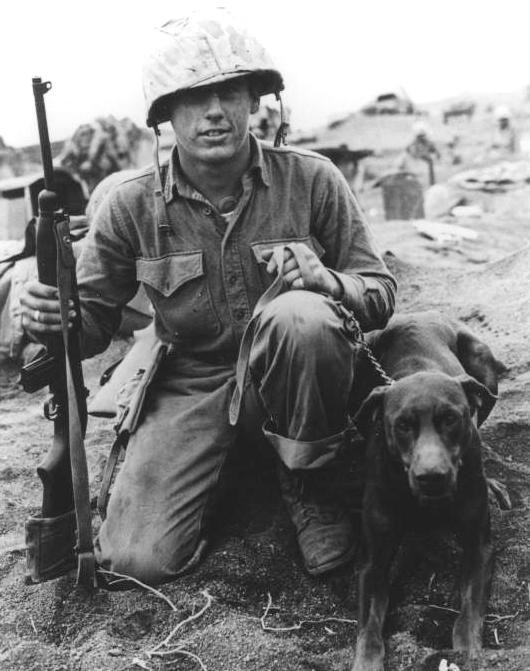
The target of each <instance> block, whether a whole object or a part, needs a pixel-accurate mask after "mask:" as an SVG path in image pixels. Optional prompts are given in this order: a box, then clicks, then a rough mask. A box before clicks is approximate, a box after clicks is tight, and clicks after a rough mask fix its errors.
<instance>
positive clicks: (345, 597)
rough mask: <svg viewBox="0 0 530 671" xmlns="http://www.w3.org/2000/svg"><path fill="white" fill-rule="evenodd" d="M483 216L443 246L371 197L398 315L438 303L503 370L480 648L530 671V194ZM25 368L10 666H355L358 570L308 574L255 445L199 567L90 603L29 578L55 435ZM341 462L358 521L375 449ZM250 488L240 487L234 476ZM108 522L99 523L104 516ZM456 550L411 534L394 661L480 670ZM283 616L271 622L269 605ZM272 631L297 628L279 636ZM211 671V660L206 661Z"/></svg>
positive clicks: (17, 406)
mask: <svg viewBox="0 0 530 671" xmlns="http://www.w3.org/2000/svg"><path fill="white" fill-rule="evenodd" d="M481 198H483V201H482V203H483V205H484V210H485V213H484V214H483V216H481V217H479V218H474V219H469V220H463V221H460V222H458V223H462V224H463V225H464V226H468V227H471V228H473V229H474V230H476V231H477V232H478V238H477V240H476V241H473V242H471V243H467V242H466V243H465V244H459V245H439V244H436V243H434V242H433V241H429V240H427V239H425V238H422V237H420V236H419V235H418V234H417V233H416V231H415V229H414V227H413V225H412V224H411V223H409V222H385V221H383V218H382V214H381V211H382V206H381V194H380V191H379V190H377V189H367V190H366V191H365V192H364V193H363V194H362V195H361V200H362V202H363V205H364V207H365V209H366V211H367V212H370V213H371V219H372V224H373V228H374V231H375V233H376V236H377V238H378V241H379V244H380V246H381V248H382V250H383V251H385V252H387V254H386V258H387V260H388V262H389V264H390V266H391V268H392V269H393V271H394V272H395V273H396V276H397V277H398V280H399V285H400V290H399V304H398V308H399V309H400V310H405V311H406V310H417V309H426V308H432V307H436V308H438V309H440V310H441V311H442V312H444V313H446V314H448V315H451V316H455V317H457V318H459V319H462V320H463V321H465V322H466V323H467V324H468V325H469V326H470V327H471V328H472V329H473V330H475V331H476V332H477V334H479V335H480V336H481V337H482V338H483V339H484V340H486V341H487V342H488V343H489V344H490V346H491V347H492V349H493V350H494V352H495V354H496V355H497V357H498V358H499V359H501V360H502V361H503V362H504V363H505V365H506V366H507V368H508V372H507V374H506V375H505V377H504V379H503V380H502V382H501V392H500V399H499V401H498V403H497V406H496V408H495V410H494V412H493V413H492V415H491V416H490V418H489V419H488V420H487V422H486V424H485V425H484V427H483V430H482V435H483V438H484V442H485V458H486V466H487V471H488V474H489V475H490V476H495V477H497V478H498V479H500V480H501V481H502V482H504V483H505V484H506V486H507V488H508V492H509V494H510V497H511V501H512V509H511V510H500V508H499V507H498V505H497V504H496V503H494V502H492V513H493V528H494V536H495V545H496V551H497V555H496V566H495V574H494V578H493V584H492V591H491V596H490V599H489V604H488V618H487V621H486V625H485V629H484V645H485V650H484V655H483V658H482V660H480V662H479V663H478V664H477V665H476V666H475V667H474V668H475V669H483V670H484V671H486V670H488V671H489V670H490V669H499V670H502V671H528V669H529V668H530V661H529V660H530V620H529V616H530V559H529V557H530V554H529V549H530V539H529V536H528V529H529V522H530V481H529V477H528V476H529V474H530V457H529V455H528V452H527V445H528V442H529V438H530V424H529V417H530V414H529V405H530V401H529V399H530V396H529V394H528V392H529V387H530V351H529V348H528V332H529V329H530V303H529V301H530V253H529V252H528V251H527V249H525V240H526V239H528V238H530V216H529V212H528V209H529V207H530V205H529V203H530V188H529V187H527V188H526V189H519V190H516V191H512V192H510V193H507V194H495V195H488V196H484V197H482V196H481ZM123 347H124V343H123V342H115V343H114V344H113V346H112V347H111V349H110V350H109V351H108V352H107V353H106V354H105V355H104V356H102V357H98V358H96V359H94V360H91V361H89V362H86V364H85V375H86V381H87V385H88V386H89V388H90V389H92V390H94V389H95V388H96V386H97V380H98V377H99V375H100V373H101V372H102V370H103V369H104V368H105V366H106V365H108V363H109V362H110V361H112V360H114V359H115V358H116V357H117V356H118V355H119V353H120V351H121V350H123ZM17 377H18V371H17V368H16V366H15V365H8V364H4V365H2V366H1V367H0V396H1V399H2V403H1V415H0V430H1V434H0V436H1V437H0V483H1V484H0V486H1V494H0V669H2V670H4V669H5V670H6V671H37V670H41V669H42V670H46V671H52V670H54V671H59V670H64V671H66V670H72V671H74V670H75V671H81V670H87V671H88V670H93V669H96V670H99V669H101V670H102V671H107V670H108V671H111V670H112V671H118V670H119V671H124V670H126V669H131V670H132V669H138V668H144V669H181V670H182V671H192V670H196V669H197V670H198V669H200V668H207V669H208V670H209V671H247V670H248V671H345V670H346V669H348V668H349V665H350V664H351V660H352V658H353V650H354V641H355V635H356V624H355V618H356V587H355V574H356V571H357V569H358V562H357V561H355V562H354V563H353V564H352V566H350V567H347V568H346V569H345V570H344V571H341V572H340V573H338V574H337V575H333V576H330V577H328V578H326V579H320V580H315V579H312V578H309V577H308V576H306V575H305V574H304V572H303V570H302V568H301V563H300V560H299V556H298V553H297V549H296V544H295V540H294V537H293V533H292V530H291V528H290V526H289V522H288V520H287V519H286V516H285V513H284V511H283V508H282V505H281V502H280V500H279V496H278V492H277V489H276V485H275V482H274V479H273V477H272V476H271V472H270V465H269V464H268V462H267V461H266V459H265V460H264V459H263V457H260V456H259V455H257V454H256V453H255V452H254V451H253V450H252V449H250V450H249V451H248V454H249V456H250V458H249V459H248V463H246V464H244V465H242V466H241V469H240V471H239V473H238V474H237V477H236V478H234V483H235V484H234V489H233V490H232V492H231V496H230V497H229V500H228V502H227V504H226V505H225V506H224V507H223V508H222V509H221V510H220V511H219V512H220V515H219V520H220V521H219V524H218V528H217V533H216V537H215V538H214V539H213V542H212V547H211V550H210V552H209V554H208V556H207V558H206V560H205V561H204V563H203V564H202V565H201V566H200V567H199V568H198V569H197V570H196V571H195V572H194V573H192V574H191V575H189V576H186V577H184V578H181V579H180V580H179V581H177V582H175V583H172V584H168V585H165V586H163V587H162V588H161V592H163V593H164V594H165V595H166V596H167V597H168V598H169V599H170V600H171V602H172V604H173V608H172V607H171V606H170V605H169V604H168V603H167V602H166V601H163V600H162V599H161V598H159V597H158V596H157V595H155V594H153V593H149V592H146V591H143V590H132V591H128V592H113V593H109V592H104V591H99V592H97V593H94V594H88V593H85V592H84V591H83V590H79V589H75V588H74V580H73V577H71V576H69V577H65V578H62V579H59V580H57V581H54V582H50V583H46V584H42V585H33V586H26V585H24V549H23V525H24V521H25V519H26V518H27V517H28V515H30V514H32V513H35V512H37V511H38V508H39V503H40V487H39V484H38V481H37V478H36V475H35V466H36V464H37V463H38V461H39V459H40V458H41V457H42V455H43V454H44V453H45V451H46V450H47V449H48V445H49V444H50V440H51V432H52V426H51V423H49V422H47V421H46V420H45V419H43V418H42V411H41V406H42V401H43V400H44V397H45V394H44V393H43V392H42V393H38V394H35V395H33V396H31V397H30V396H27V395H26V394H24V393H23V392H22V391H21V390H20V389H19V388H18V386H17ZM111 439H112V422H111V421H109V420H97V421H96V420H91V422H90V425H89V429H88V437H87V452H88V459H89V466H90V472H91V480H92V488H93V491H94V493H95V492H96V491H97V485H98V482H99V477H100V475H99V474H100V472H101V466H102V464H103V463H104V459H105V458H106V453H107V450H108V447H109V445H110V442H111ZM347 466H348V467H347V468H345V469H344V482H343V483H342V485H343V492H344V496H345V497H346V498H347V500H348V501H349V502H350V507H351V510H352V517H353V520H354V522H355V523H356V524H358V515H357V512H358V505H357V504H358V497H359V490H358V483H359V481H360V480H361V479H362V445H360V443H358V442H355V444H354V445H353V446H352V453H351V455H350V457H349V460H348V464H347ZM236 483H238V484H236ZM94 526H95V528H97V520H96V518H94ZM458 559H459V549H458V547H457V545H456V544H455V542H454V540H453V539H452V538H451V537H437V536H434V537H432V538H428V539H421V538H413V539H411V540H410V542H408V543H407V544H406V546H405V547H404V550H403V552H402V553H401V554H400V557H399V560H398V562H397V567H396V572H395V577H394V582H393V584H394V587H393V591H392V598H391V605H390V611H389V617H388V621H387V627H386V634H385V635H386V641H387V650H388V652H387V669H388V670H389V671H405V670H412V669H424V670H425V671H437V669H438V666H439V661H440V659H441V658H445V659H448V660H449V661H455V662H456V663H457V664H458V665H459V667H460V669H461V671H465V670H466V669H468V668H471V667H469V666H468V665H467V664H466V663H465V661H464V660H462V659H461V658H459V656H458V655H456V654H455V653H452V652H451V651H448V650H447V648H448V647H449V646H450V632H451V626H452V622H453V620H454V617H455V615H454V612H453V611H452V610H451V609H454V608H458V599H457V595H456V586H455V582H456V576H457V573H458ZM204 590H207V593H208V594H209V595H211V597H212V602H211V606H210V607H209V608H208V609H207V610H206V611H205V612H204V614H202V615H201V616H200V617H198V618H197V619H196V620H194V621H191V622H190V623H189V624H186V625H185V626H183V627H182V629H181V630H180V631H179V632H178V634H177V635H176V637H175V639H174V640H175V643H177V642H178V643H179V644H181V646H182V649H183V650H184V651H187V652H188V653H192V654H193V655H196V657H195V658H194V657H192V656H190V655H189V654H188V655H186V654H185V653H184V652H181V653H175V654H173V655H172V656H171V655H168V656H165V657H151V658H150V657H149V655H148V652H149V651H152V650H153V648H155V646H157V644H159V643H160V642H161V641H162V640H163V639H164V638H165V637H166V636H167V635H168V634H169V632H170V631H171V630H172V629H173V628H174V627H175V626H176V625H177V624H178V623H179V622H180V621H182V620H184V619H185V618H187V617H189V616H190V615H192V614H193V613H197V612H198V611H199V609H200V608H201V607H202V606H203V605H204V604H205V603H206V599H207V597H206V596H205V595H204V594H203V591H204ZM269 595H270V598H271V599H272V607H271V608H270V609H269V611H268V613H267V618H266V619H265V620H263V619H260V618H262V617H263V615H264V614H265V607H266V606H267V602H268V599H269ZM270 628H287V629H288V630H286V631H272V630H270ZM201 663H202V664H203V666H202V667H201Z"/></svg>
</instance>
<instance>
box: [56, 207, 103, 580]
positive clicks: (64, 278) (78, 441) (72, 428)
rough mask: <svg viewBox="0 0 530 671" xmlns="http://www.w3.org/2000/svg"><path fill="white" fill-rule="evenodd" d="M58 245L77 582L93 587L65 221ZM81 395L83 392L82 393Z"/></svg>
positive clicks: (72, 271) (70, 256)
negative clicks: (70, 324) (71, 339)
mask: <svg viewBox="0 0 530 671" xmlns="http://www.w3.org/2000/svg"><path fill="white" fill-rule="evenodd" d="M55 236H56V242H57V288H58V291H59V302H60V307H61V328H62V336H63V338H62V339H63V345H64V361H65V368H66V388H67V396H68V438H69V441H68V442H69V447H70V463H71V470H72V484H73V492H74V506H75V515H76V520H77V548H76V550H77V558H78V573H77V583H78V584H83V585H85V586H86V587H88V588H93V587H95V586H96V573H95V570H96V568H95V558H94V545H93V541H92V521H91V510H90V492H89V486H88V467H87V462H86V454H85V446H84V440H83V438H84V436H83V434H84V431H83V427H82V423H81V415H80V410H79V404H78V397H77V393H76V388H75V382H74V375H73V372H72V362H71V358H70V357H71V352H70V349H69V329H68V322H69V320H68V313H69V305H68V302H69V300H70V299H71V298H73V297H74V292H75V260H74V257H73V254H72V253H71V247H70V248H69V249H65V246H66V245H69V244H70V243H69V239H70V231H69V225H68V219H67V218H65V219H62V220H60V221H59V222H57V224H56V226H55ZM82 393H84V389H83V390H82Z"/></svg>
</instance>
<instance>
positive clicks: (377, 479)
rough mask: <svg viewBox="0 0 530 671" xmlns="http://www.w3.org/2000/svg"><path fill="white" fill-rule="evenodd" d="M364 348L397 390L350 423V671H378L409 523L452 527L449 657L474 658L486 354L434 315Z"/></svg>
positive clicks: (393, 327) (393, 324)
mask: <svg viewBox="0 0 530 671" xmlns="http://www.w3.org/2000/svg"><path fill="white" fill-rule="evenodd" d="M368 342H369V344H370V346H371V348H372V351H373V352H374V354H375V356H376V357H377V359H378V360H379V361H380V363H381V364H382V366H383V368H384V370H385V371H386V372H387V373H388V375H390V376H391V377H392V378H393V379H394V380H395V381H394V382H393V384H391V385H390V386H385V387H376V388H375V389H374V390H373V391H372V392H371V393H370V394H369V396H368V397H367V398H366V400H365V401H364V403H363V404H362V406H361V408H360V410H359V412H358V413H357V416H356V421H357V424H358V426H359V428H360V430H361V431H362V432H363V433H364V435H365V436H366V438H367V457H366V489H365V493H364V499H363V542H364V546H365V553H366V562H365V564H364V567H363V569H362V572H361V574H360V580H359V635H358V639H357V648H356V654H355V662H354V665H353V671H382V669H383V657H384V645H383V638H382V628H383V622H384V618H385V614H386V609H387V605H388V579H389V569H390V565H391V562H392V559H393V557H394V554H395V552H396V550H397V548H398V546H399V543H400V540H401V537H402V534H403V532H404V531H405V530H406V528H407V526H409V527H410V525H411V524H414V521H415V520H419V519H420V518H423V519H425V518H427V519H428V520H430V519H431V518H432V520H433V521H435V520H439V519H440V518H442V519H443V521H444V522H450V523H451V524H453V523H454V525H455V527H456V529H457V531H458V532H459V535H460V538H461V541H462V546H463V565H462V575H461V585H460V594H461V611H460V614H459V616H458V617H457V619H456V622H455V624H454V628H453V647H454V648H455V649H458V650H465V651H467V652H468V653H469V655H470V656H476V654H477V652H478V651H479V650H480V648H481V631H482V621H483V617H484V612H485V607H486V600H487V594H488V587H489V582H490V579H491V568H492V551H491V544H490V521H489V510H488V488H487V483H486V479H485V476H484V471H483V467H482V458H481V443H480V438H479V435H478V431H477V425H480V424H481V423H482V422H483V421H484V420H485V419H486V417H487V416H488V414H489V413H490V411H491V410H492V408H493V406H494V404H495V400H496V398H497V397H496V394H497V373H498V371H499V370H501V369H502V364H500V363H499V362H498V361H496V359H495V358H494V356H493V354H492V353H491V351H490V349H489V348H488V347H487V345H485V344H484V343H482V342H481V341H480V340H479V339H478V338H476V337H475V336H474V335H473V334H472V333H471V331H469V329H467V328H466V327H465V326H463V325H460V324H457V323H454V322H450V321H449V320H447V319H445V318H443V317H442V316H441V315H440V314H438V313H437V312H423V313H415V314H409V315H396V316H395V317H394V318H393V319H391V321H390V322H389V324H388V326H387V327H386V328H385V329H384V330H382V331H376V332H373V333H372V334H369V338H368Z"/></svg>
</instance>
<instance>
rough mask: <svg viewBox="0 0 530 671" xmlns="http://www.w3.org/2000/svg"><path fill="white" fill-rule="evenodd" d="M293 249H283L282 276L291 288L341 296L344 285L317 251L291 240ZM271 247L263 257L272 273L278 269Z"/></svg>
mask: <svg viewBox="0 0 530 671" xmlns="http://www.w3.org/2000/svg"><path fill="white" fill-rule="evenodd" d="M289 246H290V247H291V248H292V249H293V250H294V254H293V252H292V251H291V249H284V251H283V254H284V256H283V259H284V261H283V269H282V277H283V279H284V281H285V283H286V284H287V285H288V286H289V288H290V289H308V290H309V291H322V292H324V293H327V294H330V295H331V296H333V297H335V298H339V297H340V294H341V291H342V287H341V285H340V283H339V281H338V280H337V278H336V277H335V276H334V275H333V273H332V272H330V271H329V270H328V268H326V266H325V265H324V264H323V263H322V261H321V260H320V259H319V258H318V256H317V255H316V254H315V252H314V251H313V250H312V249H310V248H309V247H308V246H307V245H306V244H304V243H303V242H291V243H289ZM275 249H276V247H275V248H273V249H270V250H266V251H264V252H263V258H264V259H265V260H266V261H267V260H268V263H267V272H268V273H270V274H271V275H272V274H274V273H276V272H277V271H278V266H277V264H276V259H275V257H274V250H275Z"/></svg>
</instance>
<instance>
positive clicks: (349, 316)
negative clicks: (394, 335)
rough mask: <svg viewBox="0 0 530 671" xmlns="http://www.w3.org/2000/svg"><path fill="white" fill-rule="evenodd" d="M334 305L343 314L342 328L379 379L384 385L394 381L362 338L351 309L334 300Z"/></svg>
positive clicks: (362, 335)
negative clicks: (361, 352) (364, 356)
mask: <svg viewBox="0 0 530 671" xmlns="http://www.w3.org/2000/svg"><path fill="white" fill-rule="evenodd" d="M336 305H337V307H338V309H339V311H340V313H341V314H342V316H343V319H344V329H345V331H346V333H347V334H348V336H349V337H350V338H351V341H352V342H353V343H355V344H357V345H359V348H360V349H361V350H362V351H363V352H364V353H365V355H366V358H367V359H368V361H369V362H370V363H371V365H372V367H373V368H374V370H375V371H376V373H377V374H378V375H379V377H380V378H381V380H382V381H383V382H384V384H386V385H391V384H393V383H394V380H393V378H391V377H390V375H388V374H387V373H386V372H385V370H384V368H383V367H382V366H381V364H380V363H379V361H378V360H377V359H376V357H375V355H374V353H373V352H372V350H371V349H370V346H369V345H368V343H367V342H366V340H365V339H364V333H363V332H362V329H361V327H360V325H359V322H358V321H357V318H356V317H355V315H354V314H353V312H352V311H351V310H348V309H347V308H346V307H344V305H343V304H342V303H341V302H339V301H336Z"/></svg>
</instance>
